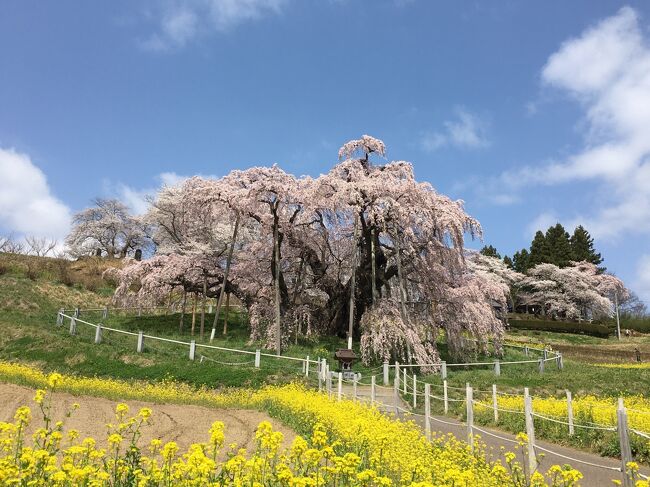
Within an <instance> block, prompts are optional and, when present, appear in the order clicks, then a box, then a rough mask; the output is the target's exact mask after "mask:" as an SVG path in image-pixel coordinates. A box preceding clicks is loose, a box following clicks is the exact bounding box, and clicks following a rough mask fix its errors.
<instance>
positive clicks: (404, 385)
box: [402, 367, 408, 395]
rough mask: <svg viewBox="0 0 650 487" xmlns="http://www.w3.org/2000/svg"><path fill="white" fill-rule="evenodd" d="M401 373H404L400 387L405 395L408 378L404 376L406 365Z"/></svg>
mask: <svg viewBox="0 0 650 487" xmlns="http://www.w3.org/2000/svg"><path fill="white" fill-rule="evenodd" d="M403 375H404V384H403V385H402V388H403V389H404V394H405V395H406V386H407V384H406V383H407V382H408V378H407V377H406V367H404V372H403Z"/></svg>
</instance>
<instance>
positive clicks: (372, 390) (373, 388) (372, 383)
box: [370, 375, 377, 406]
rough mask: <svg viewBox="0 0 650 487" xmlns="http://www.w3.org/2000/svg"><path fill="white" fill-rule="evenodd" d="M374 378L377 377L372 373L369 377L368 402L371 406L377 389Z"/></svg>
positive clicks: (373, 403)
mask: <svg viewBox="0 0 650 487" xmlns="http://www.w3.org/2000/svg"><path fill="white" fill-rule="evenodd" d="M376 380H377V378H376V377H375V376H374V375H373V376H372V377H371V378H370V404H371V405H372V406H374V405H375V397H376V394H377V392H376V391H377V389H376V388H377V386H376Z"/></svg>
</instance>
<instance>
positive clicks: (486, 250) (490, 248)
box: [481, 245, 501, 259]
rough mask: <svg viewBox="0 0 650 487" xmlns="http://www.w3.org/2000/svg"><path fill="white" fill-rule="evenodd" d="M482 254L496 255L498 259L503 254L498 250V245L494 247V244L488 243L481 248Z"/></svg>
mask: <svg viewBox="0 0 650 487" xmlns="http://www.w3.org/2000/svg"><path fill="white" fill-rule="evenodd" d="M481 254H483V255H487V256H488V257H495V258H497V259H501V255H500V254H499V252H497V249H496V247H493V246H492V245H486V246H485V247H483V248H482V249H481Z"/></svg>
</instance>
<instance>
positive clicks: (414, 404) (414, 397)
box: [413, 374, 418, 409]
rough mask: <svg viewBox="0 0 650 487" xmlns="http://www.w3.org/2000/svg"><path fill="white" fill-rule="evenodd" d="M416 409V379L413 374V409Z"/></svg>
mask: <svg viewBox="0 0 650 487" xmlns="http://www.w3.org/2000/svg"><path fill="white" fill-rule="evenodd" d="M416 407H418V379H417V376H416V375H415V374H413V409H415V408H416Z"/></svg>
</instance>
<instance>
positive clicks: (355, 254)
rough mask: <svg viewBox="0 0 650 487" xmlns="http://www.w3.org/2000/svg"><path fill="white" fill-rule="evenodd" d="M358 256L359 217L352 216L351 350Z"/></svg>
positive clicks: (349, 329)
mask: <svg viewBox="0 0 650 487" xmlns="http://www.w3.org/2000/svg"><path fill="white" fill-rule="evenodd" d="M358 256H359V215H358V213H356V212H355V214H354V238H353V240H352V276H351V277H350V309H349V312H348V314H349V316H348V349H350V350H351V349H352V337H353V336H354V297H355V293H356V283H357V280H356V276H357V259H358Z"/></svg>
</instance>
